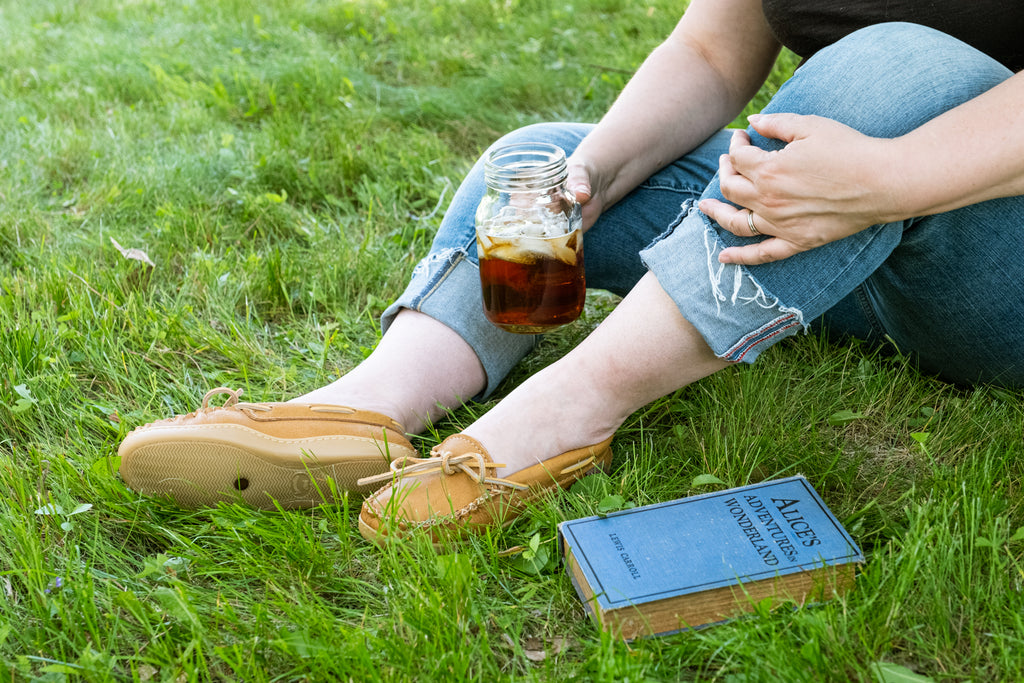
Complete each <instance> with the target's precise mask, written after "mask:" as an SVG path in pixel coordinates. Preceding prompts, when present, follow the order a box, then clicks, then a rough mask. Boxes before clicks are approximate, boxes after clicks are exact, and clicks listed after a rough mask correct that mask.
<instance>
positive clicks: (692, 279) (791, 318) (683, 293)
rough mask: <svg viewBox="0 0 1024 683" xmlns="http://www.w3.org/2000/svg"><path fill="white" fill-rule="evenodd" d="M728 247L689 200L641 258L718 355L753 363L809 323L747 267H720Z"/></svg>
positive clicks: (725, 264) (641, 254)
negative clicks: (783, 302) (759, 280)
mask: <svg viewBox="0 0 1024 683" xmlns="http://www.w3.org/2000/svg"><path fill="white" fill-rule="evenodd" d="M725 246H726V245H725V244H724V243H723V242H722V240H721V238H720V237H719V234H718V231H717V229H716V228H715V226H714V224H713V223H712V222H711V220H710V219H709V218H708V217H707V216H705V215H704V214H703V213H701V211H700V210H698V209H697V207H696V204H695V203H694V202H687V203H685V204H684V205H683V211H682V213H681V214H680V215H679V217H678V218H677V219H676V221H675V222H674V223H673V224H672V225H671V226H670V227H669V229H668V230H667V231H666V232H665V233H664V234H663V235H662V236H661V237H659V238H658V239H657V240H655V241H654V242H653V243H652V244H651V245H650V246H649V247H647V248H646V249H644V250H643V251H641V252H640V258H641V259H642V260H643V262H644V265H646V266H647V268H648V269H649V270H650V271H651V272H652V273H654V275H655V277H657V278H658V282H659V283H660V284H661V287H662V289H664V290H665V292H666V293H668V295H669V296H670V297H672V300H673V301H674V302H675V304H676V306H677V307H678V308H679V311H680V313H682V315H683V317H684V318H686V320H687V321H689V322H690V324H691V325H693V326H694V327H695V328H696V329H697V331H698V332H699V333H700V334H701V336H703V337H704V341H705V342H707V344H708V346H709V347H711V350H712V351H713V352H714V353H715V355H716V356H718V357H719V358H722V359H724V360H728V361H734V362H744V363H753V362H754V360H755V359H756V358H757V357H758V356H759V355H760V354H761V353H762V352H763V351H764V350H765V349H767V348H768V347H769V346H771V345H772V344H774V343H775V342H777V341H779V340H781V339H783V338H785V337H788V336H790V335H793V334H796V333H797V332H799V331H801V330H805V329H806V325H805V324H804V320H803V314H802V313H801V312H800V311H799V310H798V309H795V308H788V307H786V306H784V305H782V303H781V302H780V301H779V299H778V297H775V296H773V295H772V294H771V293H770V292H768V291H767V290H766V289H765V288H764V287H762V286H761V285H760V284H759V283H758V282H757V280H756V279H755V278H754V277H753V276H752V275H751V273H750V271H749V270H748V269H747V268H746V267H744V266H741V265H736V264H727V263H719V262H718V254H719V252H721V251H722V249H724V248H725Z"/></svg>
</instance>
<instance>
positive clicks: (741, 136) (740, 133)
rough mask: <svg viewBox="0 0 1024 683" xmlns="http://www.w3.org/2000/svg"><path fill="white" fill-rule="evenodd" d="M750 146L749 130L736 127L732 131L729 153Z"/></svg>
mask: <svg viewBox="0 0 1024 683" xmlns="http://www.w3.org/2000/svg"><path fill="white" fill-rule="evenodd" d="M749 146H750V136H749V135H747V131H745V130H742V129H736V130H734V131H733V132H732V137H731V138H729V154H730V155H731V154H732V153H733V152H735V151H736V150H738V149H739V148H741V147H749Z"/></svg>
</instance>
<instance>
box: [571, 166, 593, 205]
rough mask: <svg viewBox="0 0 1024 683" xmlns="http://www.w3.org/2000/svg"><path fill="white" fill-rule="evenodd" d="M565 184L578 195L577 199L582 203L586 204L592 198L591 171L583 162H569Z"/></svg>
mask: <svg viewBox="0 0 1024 683" xmlns="http://www.w3.org/2000/svg"><path fill="white" fill-rule="evenodd" d="M565 185H566V187H568V188H569V191H570V192H572V193H573V194H574V195H576V201H577V202H579V203H580V204H586V203H587V202H588V201H589V200H590V197H591V196H592V193H591V189H590V173H589V172H588V171H587V169H586V167H585V166H584V165H583V164H569V168H568V175H567V176H566V179H565Z"/></svg>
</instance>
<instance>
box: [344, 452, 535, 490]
mask: <svg viewBox="0 0 1024 683" xmlns="http://www.w3.org/2000/svg"><path fill="white" fill-rule="evenodd" d="M499 467H504V465H501V464H498V463H494V462H487V460H485V459H484V456H483V455H482V454H480V453H474V452H472V451H469V452H466V453H460V454H459V455H455V454H453V453H452V452H451V451H440V452H439V453H437V455H434V456H432V457H429V458H413V457H408V456H406V457H402V458H396V459H395V460H393V461H391V466H390V471H389V472H384V473H383V474H377V475H374V476H372V477H363V478H362V479H360V480H359V481H358V482H356V483H357V484H358V485H359V486H362V485H364V484H376V483H380V482H384V481H391V480H397V479H400V478H402V477H422V476H424V475H427V474H433V473H435V472H443V473H444V474H445V475H447V476H452V475H455V474H458V473H459V472H462V473H464V474H466V475H467V476H469V477H470V478H471V479H473V480H474V481H476V482H477V483H478V484H480V485H482V486H483V485H488V484H490V485H500V486H508V487H510V488H514V489H516V490H519V491H526V490H527V489H529V488H530V487H529V486H526V485H524V484H520V483H519V482H515V481H510V480H508V479H501V478H500V477H493V476H489V475H488V470H496V469H498V468H499Z"/></svg>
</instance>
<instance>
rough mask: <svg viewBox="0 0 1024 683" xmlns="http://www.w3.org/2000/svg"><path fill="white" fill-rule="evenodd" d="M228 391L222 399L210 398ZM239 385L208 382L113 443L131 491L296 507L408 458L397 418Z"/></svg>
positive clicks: (185, 500)
mask: <svg viewBox="0 0 1024 683" xmlns="http://www.w3.org/2000/svg"><path fill="white" fill-rule="evenodd" d="M223 393H226V394H228V395H229V397H228V399H227V401H225V403H224V405H222V406H211V405H210V398H211V397H213V396H215V395H217V394H223ZM240 393H241V391H232V390H231V389H225V388H219V389H214V390H212V391H210V392H209V393H207V394H206V396H205V397H204V398H203V407H202V408H200V409H199V410H197V411H195V412H194V413H189V414H188V415H179V416H177V417H173V418H170V419H167V420H160V421H158V422H152V423H150V424H147V425H145V426H143V427H137V428H136V429H134V430H133V431H132V432H131V433H129V434H128V436H127V437H125V439H124V441H123V442H122V443H121V446H120V448H119V449H118V455H120V456H121V468H120V472H121V477H122V478H123V479H124V481H125V483H126V484H127V485H128V486H129V487H130V488H131V489H133V490H135V491H138V492H140V493H145V494H150V495H167V496H170V497H171V498H173V499H174V501H175V502H176V503H177V504H178V505H181V506H183V507H204V506H211V505H216V504H217V503H218V502H220V501H239V500H241V501H244V502H247V503H249V504H250V505H253V506H255V507H258V508H264V509H275V508H276V507H277V506H280V507H282V508H302V507H312V506H314V505H320V504H323V503H324V502H330V501H331V500H332V496H331V487H330V485H329V483H328V478H330V479H332V480H333V481H334V485H335V488H336V490H338V491H339V492H341V491H355V492H358V493H363V494H365V493H367V492H368V491H370V490H372V489H371V488H368V487H365V486H362V487H360V486H359V485H358V484H357V480H358V479H360V478H361V477H367V476H371V475H374V474H379V473H381V472H386V471H387V470H388V465H389V464H390V462H391V461H392V460H394V459H395V458H399V459H405V458H410V457H413V456H415V454H416V451H415V449H414V448H413V446H412V444H411V443H409V440H408V439H407V438H405V435H404V430H403V428H402V425H400V424H399V423H397V422H395V421H394V420H392V419H391V418H389V417H387V416H385V415H381V414H380V413H373V412H368V411H361V410H355V409H353V408H347V407H345V406H335V405H317V404H308V403H241V402H239V400H238V397H239V394H240Z"/></svg>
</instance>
